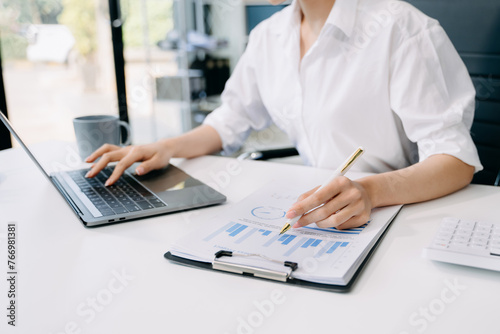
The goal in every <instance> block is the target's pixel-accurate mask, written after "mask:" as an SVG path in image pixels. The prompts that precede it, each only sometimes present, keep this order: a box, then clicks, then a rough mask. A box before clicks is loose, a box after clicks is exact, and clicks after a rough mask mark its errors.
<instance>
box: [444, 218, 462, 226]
mask: <svg viewBox="0 0 500 334" xmlns="http://www.w3.org/2000/svg"><path fill="white" fill-rule="evenodd" d="M458 221H459V220H458V219H457V218H452V217H446V218H443V220H442V222H441V226H447V227H456V226H457V224H458Z"/></svg>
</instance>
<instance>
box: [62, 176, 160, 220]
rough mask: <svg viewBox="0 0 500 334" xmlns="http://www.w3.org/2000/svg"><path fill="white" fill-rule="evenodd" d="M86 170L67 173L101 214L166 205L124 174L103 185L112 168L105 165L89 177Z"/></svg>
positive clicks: (110, 214)
mask: <svg viewBox="0 0 500 334" xmlns="http://www.w3.org/2000/svg"><path fill="white" fill-rule="evenodd" d="M87 172H88V170H76V171H70V172H67V173H68V175H69V176H70V177H71V178H72V179H73V181H75V183H76V184H77V186H78V187H79V188H80V190H81V191H82V192H83V193H84V194H85V195H86V196H87V197H88V199H89V200H90V201H91V202H92V204H94V206H95V207H96V208H97V210H99V212H100V213H101V214H102V215H103V216H112V215H115V214H116V215H117V214H124V213H127V212H136V211H142V210H150V209H154V208H160V207H164V206H166V204H165V203H164V202H163V201H162V200H160V199H159V198H158V197H157V196H156V195H155V194H153V193H152V192H150V191H149V190H147V189H146V188H144V187H143V186H142V185H141V184H140V183H138V182H137V181H136V180H134V179H133V178H132V177H130V176H129V175H126V174H124V175H122V177H121V178H120V179H119V180H118V181H117V182H116V183H115V184H113V185H111V186H108V187H105V186H104V183H105V182H106V180H107V179H108V177H109V176H110V175H111V173H112V172H113V168H110V167H106V168H104V169H103V170H102V171H101V172H100V173H99V174H98V175H96V176H95V177H93V178H91V179H90V178H86V177H85V174H87Z"/></svg>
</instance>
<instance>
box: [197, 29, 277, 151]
mask: <svg viewBox="0 0 500 334" xmlns="http://www.w3.org/2000/svg"><path fill="white" fill-rule="evenodd" d="M258 28H259V27H257V28H255V29H254V30H252V32H251V34H250V38H249V43H248V46H247V49H246V51H245V52H244V54H243V55H242V56H241V58H240V60H239V61H238V64H237V66H236V68H235V69H234V72H233V74H232V75H231V78H230V79H229V80H228V81H227V83H226V86H225V88H224V92H223V93H222V96H221V99H222V105H221V106H220V107H219V108H217V109H216V110H214V111H213V112H211V113H210V114H209V115H208V116H207V118H206V119H205V121H204V123H203V124H207V125H210V126H212V127H213V128H214V129H215V130H216V131H217V132H218V133H219V135H220V137H221V140H222V145H223V149H224V153H225V154H231V153H233V152H234V151H236V150H238V149H239V148H240V147H241V145H242V144H243V142H244V141H245V140H246V139H247V137H248V136H249V135H250V133H251V131H252V130H257V131H258V130H262V129H264V128H266V127H268V126H269V125H270V124H271V123H272V120H271V117H270V116H269V113H268V112H267V110H266V108H265V107H264V105H263V103H262V100H261V96H260V93H259V87H258V82H257V78H256V75H255V63H254V60H255V59H256V58H257V57H256V52H258V50H257V45H256V44H258V42H257V40H258V31H259V29H258Z"/></svg>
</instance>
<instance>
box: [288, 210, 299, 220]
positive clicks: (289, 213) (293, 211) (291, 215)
mask: <svg viewBox="0 0 500 334" xmlns="http://www.w3.org/2000/svg"><path fill="white" fill-rule="evenodd" d="M296 216H297V212H295V210H290V211H288V212H287V213H286V216H285V217H286V218H288V219H292V218H295V217H296Z"/></svg>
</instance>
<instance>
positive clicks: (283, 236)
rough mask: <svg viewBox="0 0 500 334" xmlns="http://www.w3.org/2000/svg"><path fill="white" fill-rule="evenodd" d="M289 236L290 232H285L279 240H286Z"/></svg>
mask: <svg viewBox="0 0 500 334" xmlns="http://www.w3.org/2000/svg"><path fill="white" fill-rule="evenodd" d="M288 236H289V234H283V235H282V236H281V237H280V238H279V239H278V241H285V240H286V239H288Z"/></svg>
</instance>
